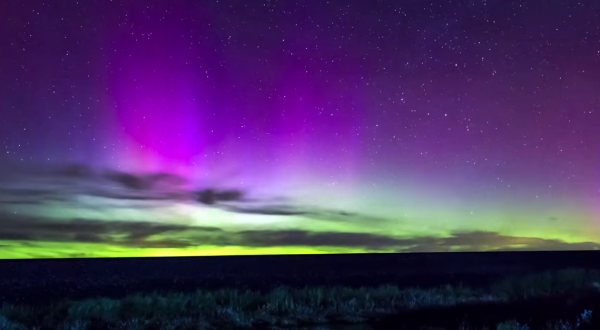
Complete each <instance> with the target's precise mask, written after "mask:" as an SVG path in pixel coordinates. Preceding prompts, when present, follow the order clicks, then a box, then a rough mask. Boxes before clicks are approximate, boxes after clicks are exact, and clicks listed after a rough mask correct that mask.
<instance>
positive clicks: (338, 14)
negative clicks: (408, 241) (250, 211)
mask: <svg viewBox="0 0 600 330" xmlns="http://www.w3.org/2000/svg"><path fill="white" fill-rule="evenodd" d="M599 12H600V2H598V1H594V0H589V1H566V0H556V1H547V0H533V1H512V0H511V1H499V0H497V1H493V0H487V1H485V0H473V1H457V0H451V1H421V0H418V1H416V0H414V1H391V0H390V1H383V0H381V1H341V0H333V1H287V0H286V1H247V0H220V1H208V0H207V1H191V0H190V1H181V0H168V1H167V0H164V1H162V0H161V1H141V0H137V1H124V0H115V1H112V0H111V1H108V0H107V1H99V0H96V1H83V0H80V1H38V0H31V1H22V0H4V1H2V2H1V3H0V113H1V116H0V154H1V155H0V161H2V162H4V163H10V164H14V163H17V164H22V165H23V166H25V165H27V166H32V167H40V166H41V167H43V166H47V165H52V166H57V165H58V166H60V165H63V164H72V163H77V164H83V165H86V166H90V167H94V168H105V169H106V168H107V169H112V170H119V171H124V172H128V173H133V174H136V175H137V174H142V173H148V172H167V173H174V174H178V175H181V176H183V177H186V178H188V179H191V180H192V181H193V182H194V184H198V185H227V186H230V187H234V188H236V189H242V190H248V191H257V192H261V193H264V194H270V195H284V196H291V197H298V198H304V200H305V201H306V202H307V203H312V204H318V205H321V206H327V205H329V203H333V204H334V205H335V206H336V207H338V206H339V207H347V208H350V209H352V210H359V211H361V212H362V211H365V212H366V211H372V210H377V212H374V213H378V215H385V216H388V217H393V216H400V215H402V216H407V215H406V214H409V215H408V216H410V215H411V214H419V215H423V214H425V213H424V212H425V210H428V212H429V211H431V212H433V211H432V210H431V209H432V207H431V205H435V206H437V208H436V207H434V208H435V212H439V214H446V215H448V219H444V217H443V216H442V217H440V216H439V214H438V213H436V214H438V215H436V217H438V218H436V219H435V223H452V224H454V225H453V226H450V227H449V228H451V229H452V228H453V229H456V228H463V227H465V228H467V227H468V228H471V229H472V228H478V227H477V226H476V225H474V224H473V223H474V222H473V221H475V220H472V221H471V220H469V221H467V220H463V218H462V213H460V212H463V211H464V210H467V211H469V210H473V209H479V210H488V212H487V213H486V214H487V215H481V217H480V218H479V220H477V221H481V222H486V223H488V222H490V223H491V222H494V223H497V226H496V227H493V226H492V227H493V230H494V231H502V230H508V229H507V228H513V227H514V223H512V222H506V221H508V220H506V218H498V215H499V214H503V212H505V213H506V212H513V213H515V214H516V215H514V217H516V218H519V219H525V220H523V221H525V222H527V221H528V220H527V219H529V218H530V216H531V214H534V215H535V216H534V217H539V218H540V219H541V218H543V219H547V218H548V217H551V218H553V219H554V218H560V219H567V218H570V217H573V219H575V220H573V219H572V220H570V221H571V222H572V223H576V225H573V226H577V228H579V229H577V230H575V229H573V230H574V231H576V232H577V233H579V232H580V231H582V230H584V229H586V230H589V229H590V228H596V227H595V226H596V224H597V223H598V218H599V216H598V215H599V214H600V209H599V208H598V205H599V204H600V203H598V198H600V147H599V146H598V142H599V141H600V112H599V111H600V24H598V22H599V21H600V17H598V13H599ZM19 166H21V165H19ZM407 196H408V197H407ZM407 198H408V199H410V198H414V199H416V200H419V201H420V202H418V203H417V202H415V203H412V204H411V203H408V204H406V205H404V204H403V205H402V207H399V208H394V207H393V205H395V203H396V201H397V200H404V201H406V200H407ZM386 203H388V204H386ZM388 205H391V206H388ZM529 206H531V207H532V208H531V209H527V211H524V210H523V208H527V207H529ZM400 208H401V209H402V210H399V209H400ZM459 209H460V210H462V211H460V212H459ZM381 210H387V211H381ZM540 210H542V211H543V215H542V214H541V213H539V212H542V211H540ZM467 211H465V212H467ZM519 212H520V213H519ZM536 212H537V213H536ZM367 213H369V212H367ZM370 213H373V212H370ZM472 213H473V212H471V213H467V214H472ZM546 213H548V214H546ZM555 213H556V214H555ZM490 214H494V215H495V216H494V217H493V219H494V220H491V218H490V219H488V218H487V217H490ZM511 214H512V213H511ZM432 216H433V215H432V214H430V213H427V216H426V218H427V217H432ZM502 219H504V220H502ZM511 219H512V218H511ZM412 221H417V220H412ZM419 221H421V220H419ZM431 221H434V220H431ZM511 221H512V220H511ZM531 221H533V220H531ZM565 221H567V220H565ZM534 223H535V226H537V227H535V226H534V225H533V224H534ZM532 226H533V227H535V228H540V226H550V224H548V223H545V222H543V221H542V220H539V222H532ZM485 229H490V228H487V227H486V228H485ZM449 230H450V229H449ZM490 230H491V229H490ZM511 230H512V229H511ZM523 230H524V232H527V233H532V234H531V235H532V236H536V235H537V236H540V235H541V234H539V233H538V234H533V231H535V230H534V229H531V228H528V229H523ZM536 233H537V232H536ZM577 233H575V232H574V233H572V234H570V236H569V237H575V236H577V235H579V234H577ZM511 234H514V232H511ZM550 236H551V235H550ZM552 237H554V236H552ZM577 237H579V236H577Z"/></svg>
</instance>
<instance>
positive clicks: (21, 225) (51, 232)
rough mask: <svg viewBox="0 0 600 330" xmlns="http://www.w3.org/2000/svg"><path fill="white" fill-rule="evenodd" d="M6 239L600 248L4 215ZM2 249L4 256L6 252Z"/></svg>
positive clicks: (468, 235) (0, 220) (479, 234)
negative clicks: (235, 229) (242, 229)
mask: <svg viewBox="0 0 600 330" xmlns="http://www.w3.org/2000/svg"><path fill="white" fill-rule="evenodd" d="M0 241H19V242H31V243H36V242H38V243H39V242H62V243H65V244H68V243H102V244H105V245H112V246H118V247H135V248H193V247H198V246H209V245H210V246H240V247H249V248H261V247H264V248H266V247H313V248H324V249H327V248H336V249H342V250H343V249H345V248H348V249H361V250H364V251H371V252H377V251H386V252H391V251H397V252H450V251H497V250H503V251H511V250H512V251H525V250H599V249H600V244H599V243H595V242H580V243H567V242H564V241H561V240H554V239H543V238H535V237H519V236H506V235H500V234H498V233H494V232H483V231H473V232H456V233H453V234H452V235H449V236H448V237H433V236H421V237H409V238H405V237H396V236H391V235H384V234H375V233H356V232H316V231H308V230H244V231H226V230H224V229H221V228H217V227H199V226H188V225H179V224H161V223H149V222H127V221H111V222H106V221H99V220H85V219H73V220H68V221H54V220H44V219H35V218H29V217H23V216H19V215H14V214H0ZM3 248H4V247H2V246H0V258H1V257H2V249H3Z"/></svg>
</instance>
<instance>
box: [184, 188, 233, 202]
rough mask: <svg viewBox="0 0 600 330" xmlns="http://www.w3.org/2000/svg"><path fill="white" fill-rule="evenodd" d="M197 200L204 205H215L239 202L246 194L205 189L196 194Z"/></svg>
mask: <svg viewBox="0 0 600 330" xmlns="http://www.w3.org/2000/svg"><path fill="white" fill-rule="evenodd" d="M195 197H196V198H195V199H196V201H198V202H199V203H201V204H204V205H215V204H217V203H220V202H239V201H243V199H244V192H243V191H241V190H222V191H219V190H215V189H204V190H200V191H197V192H195Z"/></svg>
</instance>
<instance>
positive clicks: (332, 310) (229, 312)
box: [0, 269, 600, 330]
mask: <svg viewBox="0 0 600 330" xmlns="http://www.w3.org/2000/svg"><path fill="white" fill-rule="evenodd" d="M597 282H600V272H597V271H587V270H582V269H574V270H563V271H558V272H545V273H538V274H531V275H525V276H512V277H508V278H505V279H503V280H500V281H498V282H496V283H494V284H493V285H491V286H489V287H485V288H469V287H466V286H443V287H438V288H431V289H420V288H402V287H399V286H394V285H387V286H379V287H362V288H349V287H305V288H290V287H280V288H276V289H274V290H272V291H269V292H259V291H250V290H238V289H221V290H216V291H202V290H198V291H196V292H193V293H149V294H135V295H130V296H127V297H125V298H123V299H119V300H114V299H108V298H94V299H87V300H81V301H62V302H57V303H55V304H53V305H51V306H47V307H36V308H34V307H28V306H16V305H11V304H3V305H2V307H1V308H0V329H2V330H34V329H35V330H46V329H52V330H97V329H98V330H99V329H113V330H154V329H156V330H158V329H161V330H162V329H166V330H193V329H244V328H250V327H259V326H260V327H264V328H271V329H273V328H291V327H294V326H299V325H309V324H314V325H318V324H331V323H335V322H345V323H365V322H367V321H368V320H370V319H372V318H373V317H376V316H381V315H387V314H393V313H396V312H398V311H402V310H407V309H418V308H420V307H426V306H453V305H457V304H460V303H467V302H490V301H514V300H519V299H527V298H532V297H540V296H552V295H561V294H567V293H568V294H571V295H575V294H577V293H580V292H583V291H586V290H589V289H590V288H593V287H594V283H597ZM588 312H589V314H586V315H587V316H585V317H588V318H589V317H591V312H590V311H588ZM585 317H584V315H583V314H582V320H584V319H585ZM511 322H512V323H511ZM515 322H516V321H510V320H509V321H507V322H505V323H502V324H498V326H497V329H498V330H513V329H520V330H526V329H527V328H526V326H525V325H519V324H516V323H515ZM567 325H568V324H566V323H565V324H549V325H548V327H549V328H548V329H551V330H555V329H561V330H570V329H575V328H573V327H572V325H568V326H571V328H568V327H567ZM465 329H466V328H465Z"/></svg>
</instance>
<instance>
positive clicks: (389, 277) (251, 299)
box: [0, 252, 600, 330]
mask: <svg viewBox="0 0 600 330" xmlns="http://www.w3.org/2000/svg"><path fill="white" fill-rule="evenodd" d="M599 268H600V254H598V253H596V252H510V253H452V254H410V255H408V254H403V255H398V254H396V255H391V254H374V255H373V254H371V255H318V256H256V257H206V258H155V259H87V260H86V259H81V260H72V259H71V260H35V261H33V260H14V261H8V260H4V261H2V262H0V297H1V299H2V302H3V303H4V306H3V308H2V310H1V311H0V315H4V318H1V317H0V328H1V329H2V330H5V329H7V330H13V329H14V330H24V329H39V330H42V329H43V330H45V329H59V330H60V329H64V330H94V329H123V330H130V329H131V330H142V329H144V330H151V329H172V330H192V329H244V328H264V329H274V328H277V327H279V328H287V329H300V327H301V326H312V328H310V329H321V328H315V326H316V325H319V326H323V325H327V326H342V325H344V324H359V325H360V324H362V325H361V327H362V328H360V329H473V330H475V329H503V330H510V329H521V330H524V329H532V330H533V329H552V330H554V329H561V330H569V329H587V328H589V329H592V328H594V329H600V326H598V324H596V325H595V326H594V319H593V318H592V317H591V315H592V314H593V312H594V311H596V312H597V313H600V308H598V307H600V299H599V295H598V293H597V290H596V288H595V285H596V284H597V282H600V272H599V271H597V269H599ZM106 298H112V299H106ZM22 306H27V307H22ZM2 322H4V323H2ZM526 326H527V327H528V328H526ZM586 327H587V328H586ZM322 329H326V328H322ZM348 329H350V328H348ZM352 329H358V328H352Z"/></svg>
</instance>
